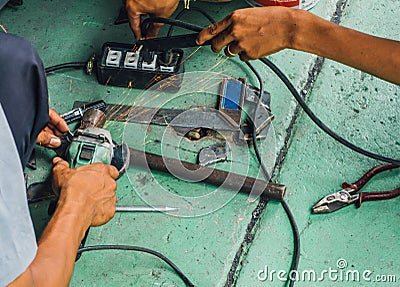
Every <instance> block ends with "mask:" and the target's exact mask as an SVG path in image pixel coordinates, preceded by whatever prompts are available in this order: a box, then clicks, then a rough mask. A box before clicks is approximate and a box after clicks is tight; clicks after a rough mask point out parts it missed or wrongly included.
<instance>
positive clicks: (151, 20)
mask: <svg viewBox="0 0 400 287" xmlns="http://www.w3.org/2000/svg"><path fill="white" fill-rule="evenodd" d="M151 23H163V24H168V25H172V26H178V27H181V28H184V29H187V30H190V31H194V32H200V31H202V30H203V29H204V27H202V26H198V25H195V24H190V23H187V22H184V21H180V20H175V19H169V18H160V17H154V18H146V19H144V20H143V22H142V24H141V25H140V29H141V31H142V36H143V37H146V31H147V28H148V26H149V25H150V24H151Z"/></svg>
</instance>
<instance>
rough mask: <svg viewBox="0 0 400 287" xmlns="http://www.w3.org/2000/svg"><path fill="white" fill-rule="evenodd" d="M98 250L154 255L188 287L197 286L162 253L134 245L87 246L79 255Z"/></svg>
mask: <svg viewBox="0 0 400 287" xmlns="http://www.w3.org/2000/svg"><path fill="white" fill-rule="evenodd" d="M96 250H130V251H140V252H145V253H148V254H151V255H154V256H156V257H158V258H160V259H161V260H163V261H164V262H165V263H167V264H168V265H169V266H171V268H172V269H173V270H174V271H175V272H176V274H178V276H179V277H180V278H181V279H182V281H183V282H185V284H186V286H189V287H194V286H195V285H194V284H193V283H192V282H191V281H190V280H189V278H187V277H186V276H185V274H183V272H182V271H181V270H180V269H179V268H178V267H177V266H176V265H175V264H174V263H173V262H172V261H171V260H169V259H168V258H167V257H165V256H164V255H162V254H161V253H159V252H157V251H154V250H151V249H148V248H144V247H140V246H133V245H95V246H86V247H83V248H80V249H78V254H82V253H83V252H87V251H96Z"/></svg>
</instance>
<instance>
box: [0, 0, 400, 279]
mask: <svg viewBox="0 0 400 287" xmlns="http://www.w3.org/2000/svg"><path fill="white" fill-rule="evenodd" d="M120 5H121V1H92V0H87V1H58V0H54V1H46V0H37V1H25V2H24V5H23V6H21V7H19V8H17V9H11V8H7V9H3V10H2V11H0V24H2V25H4V26H5V27H6V28H7V29H8V32H9V33H13V34H17V35H20V36H22V37H24V38H26V39H27V40H29V41H30V42H31V43H32V44H33V45H34V46H35V47H36V48H37V50H38V52H39V55H40V56H41V58H42V59H43V62H44V65H45V66H46V67H47V66H52V65H55V64H59V63H64V62H70V61H86V60H87V59H88V58H89V57H90V56H91V55H92V54H93V53H97V52H99V51H100V49H101V46H102V44H103V43H104V42H109V41H114V42H125V43H130V42H133V40H134V38H133V34H132V32H131V30H130V28H129V26H128V25H127V24H125V25H119V26H115V25H113V22H114V19H115V18H116V16H117V14H118V9H119V7H120ZM191 5H196V6H200V7H202V8H204V9H206V10H207V12H209V13H210V14H211V15H212V16H213V17H215V18H216V19H220V18H222V17H224V16H225V15H227V14H228V13H229V12H230V11H233V10H234V9H237V8H242V7H247V6H248V5H247V3H246V2H245V1H239V0H236V1H233V2H231V3H227V4H210V3H202V2H195V1H192V2H191ZM181 8H182V3H181V4H180V7H179V8H178V11H179V10H180V9H181ZM399 8H400V1H398V0H392V1H370V0H358V1H356V0H348V1H342V0H338V1H336V0H320V2H319V3H318V4H317V5H316V6H315V7H314V8H313V9H312V10H311V12H312V13H315V14H317V15H319V16H321V17H323V18H325V19H332V20H334V21H337V22H340V24H341V25H344V26H347V27H351V28H355V29H358V30H361V31H364V32H367V33H372V34H375V35H378V36H382V37H388V38H392V39H396V40H400V33H399V27H400V17H399V12H398V11H399ZM183 19H184V20H186V21H191V22H193V23H195V24H198V25H202V26H206V25H208V23H207V20H206V19H204V18H202V17H201V16H200V15H198V14H196V13H193V14H190V15H188V16H185V17H184V18H183ZM165 31H166V29H164V30H162V33H165ZM177 32H178V30H177ZM193 51H195V49H187V51H185V52H186V55H191V56H190V58H188V59H187V60H186V61H185V65H186V71H209V72H216V73H222V74H226V75H230V76H234V77H246V78H248V81H249V82H250V83H253V84H254V85H257V81H256V78H255V77H254V75H252V73H251V71H250V70H249V69H248V68H247V67H246V66H245V65H243V64H242V63H241V62H240V61H239V60H238V59H230V60H228V61H226V59H224V58H225V57H224V56H219V55H216V54H214V53H213V52H211V50H210V48H209V47H203V48H200V49H199V50H196V51H195V52H194V53H193V54H191V53H192V52H193ZM269 58H270V59H271V60H272V61H273V62H274V63H276V64H277V65H278V66H279V67H280V68H281V69H282V70H283V72H284V73H286V74H287V75H288V77H289V78H290V80H291V81H292V82H293V83H294V84H295V86H296V88H297V90H298V91H302V92H303V95H305V97H306V99H307V102H308V104H309V105H310V107H311V109H312V110H313V111H314V112H315V113H316V114H317V115H318V116H319V117H321V119H322V120H323V121H324V122H325V123H326V124H327V125H328V126H329V127H331V128H332V129H333V130H335V131H337V132H338V133H339V134H341V135H343V136H344V137H345V138H347V139H349V140H350V141H351V142H353V143H356V144H358V145H360V146H362V147H364V148H366V149H368V150H371V151H374V152H377V153H380V154H384V155H387V156H391V157H394V158H400V152H399V148H400V140H399V137H400V132H399V120H400V119H399V115H398V110H399V107H400V96H399V95H400V88H399V86H397V85H393V84H390V83H387V82H384V81H382V80H380V79H377V78H374V77H372V76H370V75H368V74H365V73H362V72H360V71H357V70H354V69H352V68H349V67H346V66H344V65H341V64H338V63H335V62H333V61H330V60H323V59H320V58H318V57H316V56H314V55H310V54H306V53H302V52H296V51H290V50H286V51H282V52H279V53H277V54H275V55H273V56H270V57H269ZM254 64H255V65H256V67H257V69H258V70H259V71H260V72H261V73H262V75H263V77H264V79H265V80H264V83H265V86H266V89H267V90H268V91H269V92H270V93H271V95H272V103H271V106H272V111H273V113H274V114H275V120H274V121H273V128H274V131H275V137H274V138H275V149H276V168H275V170H274V178H273V180H274V181H277V182H279V183H282V184H285V185H286V186H287V188H288V191H287V195H286V200H287V203H288V204H289V206H290V207H291V209H292V211H293V213H294V216H295V219H296V221H297V224H298V227H299V230H300V234H301V258H300V265H299V274H300V279H299V282H297V283H296V284H295V286H333V285H335V286H398V285H399V281H400V264H399V259H398V258H399V257H400V248H399V247H398V246H399V245H398V241H399V236H400V231H399V228H398V227H399V224H400V209H399V203H400V199H399V198H397V199H394V200H390V201H383V202H372V203H370V202H367V203H364V204H363V205H362V207H361V208H359V209H356V208H355V207H354V206H350V207H347V208H344V209H342V210H340V211H337V212H335V213H332V214H325V215H314V214H311V207H312V205H313V204H315V203H316V202H317V201H318V200H319V199H320V198H321V197H323V196H325V195H327V194H329V193H333V192H335V191H337V190H339V189H340V185H341V183H342V182H343V181H348V182H353V181H355V180H357V179H358V178H359V177H360V176H361V175H362V174H363V173H364V172H365V171H367V170H368V169H370V168H371V167H372V166H374V165H377V164H378V162H376V161H374V160H371V159H367V158H365V157H363V156H361V155H358V154H355V153H354V152H352V151H350V150H349V149H347V148H345V147H343V146H341V145H340V144H338V143H337V142H335V141H334V140H333V139H331V138H330V137H328V136H327V135H325V134H324V133H323V132H322V131H320V130H319V129H318V128H317V127H316V126H315V125H314V124H313V123H312V122H311V120H310V119H309V118H308V117H307V115H305V114H304V113H303V112H302V111H301V109H299V108H298V107H297V103H296V102H295V100H294V99H293V98H292V96H291V95H290V93H289V92H288V91H287V89H286V88H285V87H284V85H283V84H282V83H281V82H280V80H279V79H278V78H277V77H276V76H275V75H273V74H272V73H271V72H270V71H269V70H267V69H266V68H265V67H264V66H262V65H261V64H259V63H258V62H255V63H254ZM22 84H23V83H22ZM48 86H49V96H50V106H51V107H53V108H55V109H56V110H57V111H59V112H60V113H63V112H66V111H68V110H70V109H71V108H72V105H73V103H74V101H95V100H100V99H103V100H105V101H106V102H107V103H115V104H133V105H135V104H143V103H145V102H146V99H145V98H144V96H145V94H144V95H143V93H142V91H139V90H135V89H127V88H119V87H111V86H103V85H100V84H98V83H97V80H96V78H95V77H94V76H89V75H86V74H85V73H84V72H83V71H79V70H63V71H59V72H56V73H54V74H52V75H50V76H49V77H48ZM191 101H192V102H190V101H186V100H185V98H184V97H183V98H182V99H178V100H177V101H176V102H175V103H174V105H176V106H179V107H180V108H186V107H187V108H190V107H191V106H194V105H202V104H205V103H206V102H209V101H212V99H208V100H205V99H202V98H194V99H193V98H192V99H191ZM108 128H109V129H110V130H111V132H112V134H113V136H114V138H115V139H116V140H117V141H120V140H121V139H122V138H125V139H127V138H128V139H129V140H128V141H130V140H131V141H132V143H133V144H135V143H136V146H135V147H136V148H142V149H143V148H144V146H145V148H146V150H148V151H152V152H156V153H160V148H161V147H160V142H159V139H160V138H161V137H162V136H163V130H162V129H160V128H154V129H153V130H152V131H151V133H150V135H149V137H148V138H146V139H145V140H144V139H143V138H140V136H138V135H140V134H141V133H137V132H136V131H137V130H140V129H142V127H141V126H140V125H134V124H132V125H131V124H124V123H114V122H110V123H108ZM135 137H137V138H135ZM212 142H213V140H212V139H208V140H201V141H198V142H189V141H183V142H180V143H179V148H177V147H176V146H174V144H176V143H172V144H170V146H171V148H168V149H166V151H165V154H166V155H167V156H171V157H176V155H177V154H179V156H180V157H181V158H183V159H185V160H187V161H191V162H195V161H196V155H197V153H198V151H199V150H200V148H201V147H205V146H207V145H209V144H210V143H212ZM269 148H270V147H268V146H266V144H265V143H264V144H262V149H263V150H267V149H269ZM240 151H242V152H243V154H248V155H249V158H250V162H249V164H246V163H245V162H244V161H243V162H242V158H239V159H232V160H231V161H229V162H226V163H220V164H217V165H216V167H217V168H221V169H225V170H228V169H229V164H230V163H232V162H236V163H237V164H236V168H237V170H236V172H238V173H242V174H246V173H247V174H249V175H251V176H256V175H257V174H258V171H259V169H258V164H257V162H256V158H255V155H254V152H253V151H252V148H251V147H249V148H247V147H241V148H240ZM37 156H38V169H37V170H36V171H29V182H30V183H31V182H36V181H40V180H42V179H44V178H46V176H47V175H48V174H49V172H50V168H51V165H50V160H51V158H52V157H53V156H54V153H53V152H52V151H47V150H45V149H41V148H38V149H37ZM269 165H272V166H273V165H274V163H273V162H271V163H269ZM128 175H129V177H130V179H129V178H128ZM159 185H161V186H163V187H164V188H165V189H166V190H169V191H172V192H173V193H175V194H178V195H182V196H195V195H196V194H205V193H208V192H212V191H213V190H214V189H215V188H214V187H213V186H211V185H206V184H202V183H188V182H185V181H182V180H179V179H177V178H173V177H171V176H169V175H163V174H160V173H155V174H154V178H152V176H151V174H149V173H147V172H145V171H142V170H139V169H133V168H131V169H130V170H129V171H128V174H126V175H124V176H123V177H122V178H121V179H119V181H118V189H117V198H118V204H123V205H134V204H138V205H143V204H144V201H143V200H142V198H141V197H140V196H139V194H140V195H142V196H143V194H144V195H146V194H151V193H152V192H154V190H157V189H156V187H157V186H159ZM399 185H400V171H392V172H386V173H384V174H381V175H379V176H378V177H376V179H374V180H373V181H372V182H371V183H370V184H368V185H367V186H366V187H365V188H364V190H365V191H381V190H389V189H394V188H396V187H398V186H399ZM217 199H218V200H221V202H223V204H220V206H218V207H217V205H216V206H213V207H212V208H210V206H208V205H207V203H204V206H197V207H196V208H197V209H196V210H199V209H201V208H203V209H204V210H206V211H207V212H204V214H200V213H199V214H200V215H201V216H196V217H192V216H184V217H181V216H171V215H167V214H162V213H117V214H116V215H115V217H114V218H113V219H112V220H111V221H110V222H109V223H107V224H106V225H104V226H101V227H96V228H91V230H90V234H89V238H88V241H87V245H98V244H130V245H138V246H143V247H147V248H151V249H154V250H157V251H159V252H161V253H163V254H164V255H166V256H167V257H168V258H170V259H171V260H172V261H173V262H174V263H175V264H176V265H177V266H179V267H180V269H181V270H182V271H183V272H184V273H185V274H186V275H187V276H188V277H189V278H190V279H191V280H192V281H193V282H194V284H195V285H196V286H241V287H242V286H245V287H247V286H285V282H283V280H281V279H280V278H281V277H283V276H282V274H283V273H282V272H287V271H288V270H289V267H290V262H291V256H292V252H293V236H292V232H291V229H290V225H289V221H288V218H287V216H286V214H285V213H284V210H283V208H282V206H281V205H280V204H279V203H277V202H269V203H268V204H267V205H266V206H264V204H263V203H261V204H258V201H255V202H249V200H248V196H247V195H245V194H237V195H236V196H232V193H231V192H230V191H228V190H225V191H222V192H221V193H220V195H219V197H218V198H217ZM200 205H201V204H200ZM47 206H48V202H42V203H39V204H34V205H32V206H31V213H32V217H33V220H34V222H35V228H36V231H37V236H40V233H41V230H42V229H43V226H44V225H45V223H46V222H47V220H48V215H47ZM188 214H189V213H188ZM189 215H190V214H189ZM330 270H333V271H332V272H333V274H330V273H329V271H330ZM280 271H281V273H279V272H280ZM334 271H336V272H334ZM271 272H272V273H271ZM368 272H370V273H368ZM312 273H315V274H316V278H312V276H311V278H310V277H308V276H309V275H307V274H312ZM356 273H358V274H360V280H359V281H360V282H355V281H354V280H352V279H355V278H353V277H352V276H353V275H354V274H356ZM278 274H279V276H278ZM335 274H336V275H337V276H335ZM346 274H350V275H348V276H347V277H346ZM352 274H353V275H352ZM363 274H364V275H365V276H364V277H363ZM267 275H268V276H267ZM302 275H304V276H303V278H302ZM330 275H331V277H330ZM392 275H393V276H395V277H396V278H397V283H395V282H385V283H383V282H378V280H384V279H388V278H389V279H390V280H392V279H393V278H394V277H393V276H392ZM349 276H350V277H349ZM304 277H305V278H304ZM368 279H369V280H370V281H368ZM70 286H184V284H183V282H182V281H181V280H180V279H179V277H177V275H176V274H175V273H174V272H173V271H172V269H171V268H169V266H167V265H166V264H165V263H163V262H162V261H160V260H159V259H158V258H155V257H153V256H150V255H147V254H144V253H137V252H128V251H96V252H88V253H85V254H83V256H82V258H81V259H80V260H79V261H78V262H77V264H76V266H75V271H74V274H73V277H72V280H71V284H70Z"/></svg>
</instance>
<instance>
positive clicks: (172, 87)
mask: <svg viewBox="0 0 400 287" xmlns="http://www.w3.org/2000/svg"><path fill="white" fill-rule="evenodd" d="M182 60H183V51H182V50H181V49H171V50H168V51H152V50H148V49H143V48H142V47H137V46H136V45H133V44H123V43H114V42H107V43H105V44H104V45H103V47H102V51H101V54H100V56H99V58H98V61H97V79H98V81H99V83H100V84H103V85H112V86H119V87H128V88H136V89H147V88H149V87H151V86H153V85H154V84H156V83H158V82H159V81H161V80H164V79H166V78H170V79H169V80H168V85H165V86H163V89H165V90H168V91H177V90H178V89H179V88H180V85H181V83H182V77H183V74H182V73H183V72H184V66H183V61H182Z"/></svg>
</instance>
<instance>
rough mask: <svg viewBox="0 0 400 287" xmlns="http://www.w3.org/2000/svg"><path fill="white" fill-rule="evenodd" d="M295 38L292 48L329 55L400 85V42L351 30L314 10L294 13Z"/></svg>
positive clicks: (338, 60) (331, 57)
mask: <svg viewBox="0 0 400 287" xmlns="http://www.w3.org/2000/svg"><path fill="white" fill-rule="evenodd" d="M293 15H294V16H293V17H294V21H293V23H295V25H294V27H293V29H295V31H296V32H295V37H294V39H293V41H292V43H291V46H290V47H289V48H293V49H296V50H301V51H305V52H309V53H313V54H317V55H320V56H322V57H326V58H329V59H332V60H335V61H337V62H341V63H343V64H345V65H348V66H351V67H354V68H356V69H359V70H362V71H364V72H367V73H370V74H372V75H375V76H377V77H379V78H382V79H385V80H387V81H390V82H393V83H396V84H400V73H399V71H400V42H397V41H394V40H388V39H383V38H378V37H374V36H371V35H368V34H364V33H361V32H358V31H355V30H351V29H348V28H345V27H342V26H339V25H336V24H334V23H331V22H329V21H325V20H323V19H321V18H319V17H317V16H315V15H313V14H311V13H308V12H305V11H300V10H296V11H295V12H294V14H293Z"/></svg>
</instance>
